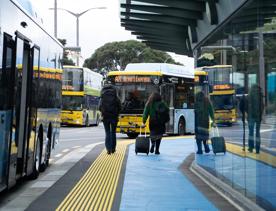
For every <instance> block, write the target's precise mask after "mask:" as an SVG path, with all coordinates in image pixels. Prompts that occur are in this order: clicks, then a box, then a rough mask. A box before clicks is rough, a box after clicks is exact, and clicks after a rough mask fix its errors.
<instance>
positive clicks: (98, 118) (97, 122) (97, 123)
mask: <svg viewBox="0 0 276 211" xmlns="http://www.w3.org/2000/svg"><path fill="white" fill-rule="evenodd" d="M99 124H100V117H99V115H97V120H96V126H99Z"/></svg>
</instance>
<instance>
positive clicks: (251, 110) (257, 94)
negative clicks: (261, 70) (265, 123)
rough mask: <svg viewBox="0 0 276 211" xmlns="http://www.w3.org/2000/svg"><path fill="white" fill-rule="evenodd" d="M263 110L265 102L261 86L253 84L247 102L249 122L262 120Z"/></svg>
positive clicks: (246, 109) (246, 110)
mask: <svg viewBox="0 0 276 211" xmlns="http://www.w3.org/2000/svg"><path fill="white" fill-rule="evenodd" d="M263 110H264V104H263V94H262V91H261V88H260V87H259V86H258V85H253V86H252V87H251V89H250V92H249V94H248V96H247V100H246V103H245V112H246V113H247V120H248V122H250V121H255V122H261V121H262V115H263Z"/></svg>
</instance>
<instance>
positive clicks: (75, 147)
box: [72, 146, 81, 149]
mask: <svg viewBox="0 0 276 211" xmlns="http://www.w3.org/2000/svg"><path fill="white" fill-rule="evenodd" d="M80 147H81V146H74V147H72V149H77V148H80Z"/></svg>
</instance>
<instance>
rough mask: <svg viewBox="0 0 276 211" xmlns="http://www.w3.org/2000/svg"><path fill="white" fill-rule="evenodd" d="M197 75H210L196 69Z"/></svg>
mask: <svg viewBox="0 0 276 211" xmlns="http://www.w3.org/2000/svg"><path fill="white" fill-rule="evenodd" d="M195 75H208V72H206V71H203V70H199V69H195Z"/></svg>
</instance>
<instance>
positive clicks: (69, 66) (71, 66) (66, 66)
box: [63, 65, 83, 69]
mask: <svg viewBox="0 0 276 211" xmlns="http://www.w3.org/2000/svg"><path fill="white" fill-rule="evenodd" d="M63 68H68V69H70V68H72V69H74V68H76V69H83V67H79V66H73V65H63Z"/></svg>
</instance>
